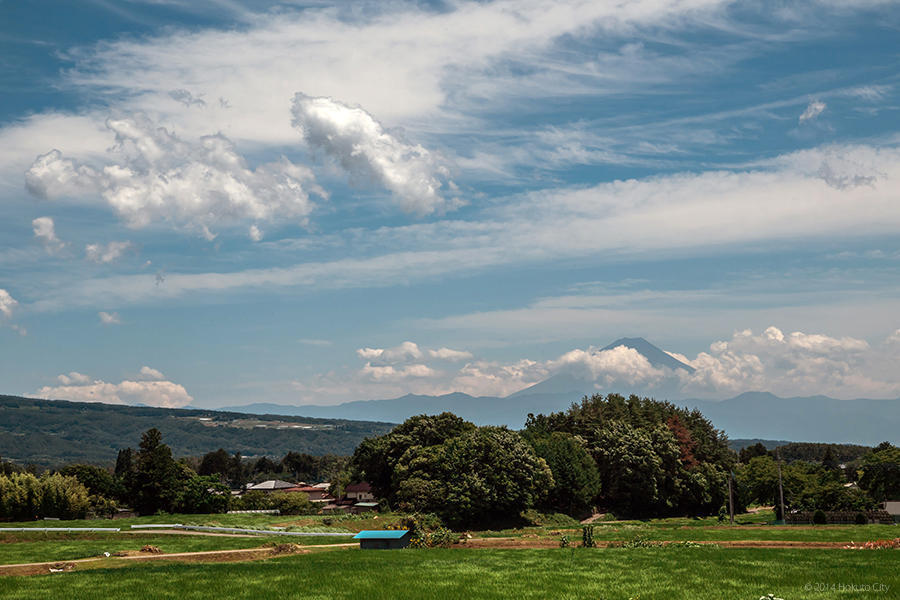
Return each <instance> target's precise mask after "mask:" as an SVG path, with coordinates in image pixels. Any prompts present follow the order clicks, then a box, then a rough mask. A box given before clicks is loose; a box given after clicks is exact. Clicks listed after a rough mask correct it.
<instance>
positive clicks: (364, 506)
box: [350, 502, 378, 515]
mask: <svg viewBox="0 0 900 600" xmlns="http://www.w3.org/2000/svg"><path fill="white" fill-rule="evenodd" d="M373 510H376V511H377V510H378V503H377V502H357V503H356V504H353V505H351V506H350V512H351V513H353V514H354V515H358V514H359V513H364V512H371V511H373Z"/></svg>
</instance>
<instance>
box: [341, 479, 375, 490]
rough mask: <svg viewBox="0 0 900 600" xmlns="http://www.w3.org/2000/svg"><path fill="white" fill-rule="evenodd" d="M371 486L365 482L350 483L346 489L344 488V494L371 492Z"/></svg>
mask: <svg viewBox="0 0 900 600" xmlns="http://www.w3.org/2000/svg"><path fill="white" fill-rule="evenodd" d="M371 491H372V486H371V485H369V482H367V481H361V482H360V483H351V484H350V485H348V486H347V487H346V488H344V493H347V492H371Z"/></svg>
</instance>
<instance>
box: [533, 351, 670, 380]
mask: <svg viewBox="0 0 900 600" xmlns="http://www.w3.org/2000/svg"><path fill="white" fill-rule="evenodd" d="M549 366H550V368H551V369H552V370H558V371H574V372H576V373H577V374H579V375H582V376H583V377H585V378H586V379H590V380H594V381H597V380H599V381H602V382H604V383H606V384H607V385H608V384H612V383H625V384H628V385H637V384H642V385H646V384H652V383H655V382H656V381H658V380H659V379H661V378H662V377H664V376H665V375H666V373H665V372H664V370H663V369H657V368H655V367H654V366H653V365H651V364H650V361H648V360H647V359H646V358H645V357H644V355H643V354H641V353H640V352H638V351H637V350H635V349H634V348H628V347H626V346H617V347H615V348H611V349H609V350H598V349H596V348H588V349H587V350H579V349H575V350H571V351H569V352H566V353H565V354H563V355H562V356H560V357H559V358H558V359H556V360H554V361H552V362H551V363H550V365H549Z"/></svg>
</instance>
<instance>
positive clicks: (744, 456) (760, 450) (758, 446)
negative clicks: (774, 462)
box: [738, 442, 769, 464]
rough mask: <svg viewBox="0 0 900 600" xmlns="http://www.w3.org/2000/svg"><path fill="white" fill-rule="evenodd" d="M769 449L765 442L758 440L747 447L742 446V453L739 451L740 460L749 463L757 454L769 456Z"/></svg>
mask: <svg viewBox="0 0 900 600" xmlns="http://www.w3.org/2000/svg"><path fill="white" fill-rule="evenodd" d="M768 455H769V451H768V449H766V446H765V444H763V443H762V442H756V443H755V444H753V445H752V446H747V447H746V448H741V451H740V453H738V460H740V461H741V462H742V463H744V464H747V463H749V462H750V461H751V460H753V459H754V458H756V457H757V456H768Z"/></svg>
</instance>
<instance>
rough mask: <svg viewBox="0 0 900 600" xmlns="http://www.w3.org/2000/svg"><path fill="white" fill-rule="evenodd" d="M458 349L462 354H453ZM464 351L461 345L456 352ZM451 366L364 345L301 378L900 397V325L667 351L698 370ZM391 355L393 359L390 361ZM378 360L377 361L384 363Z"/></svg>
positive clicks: (338, 397)
mask: <svg viewBox="0 0 900 600" xmlns="http://www.w3.org/2000/svg"><path fill="white" fill-rule="evenodd" d="M455 352H456V351H455ZM458 352H462V351H458ZM463 353H464V354H467V355H469V359H468V360H466V361H465V362H464V364H461V365H459V366H454V367H452V368H450V367H448V366H447V363H446V362H444V363H443V365H442V366H441V368H436V366H435V365H434V364H431V362H430V361H440V360H443V359H442V358H441V357H440V356H439V354H441V353H439V352H437V351H431V350H424V351H423V349H422V348H421V347H419V346H418V345H417V344H414V343H413V342H405V344H404V345H402V346H398V347H397V348H392V349H390V350H385V349H377V348H376V349H373V348H363V349H360V350H359V351H357V355H358V356H359V358H361V359H363V360H365V361H366V362H365V364H364V365H363V367H362V368H361V369H359V370H358V371H355V372H352V373H349V374H340V373H328V374H324V375H318V376H315V377H312V378H310V379H308V380H306V381H302V382H295V383H294V388H295V390H297V391H300V392H302V393H303V401H305V402H312V403H333V402H338V401H348V400H360V399H372V398H391V397H397V396H400V395H403V394H407V393H415V394H428V395H441V394H447V393H451V392H464V393H467V394H470V395H473V396H507V395H509V394H511V393H514V392H517V391H519V390H522V389H524V388H527V387H529V386H532V385H534V384H536V383H539V382H541V381H543V380H545V379H547V378H549V377H551V376H554V375H558V374H567V375H571V376H574V377H576V378H578V379H580V380H581V381H582V382H583V383H584V388H585V389H584V390H583V391H590V390H596V391H598V392H609V391H617V392H624V393H630V392H634V393H638V394H649V395H656V396H657V397H659V398H669V399H675V398H698V397H699V398H713V399H725V398H728V397H732V396H735V395H737V394H740V393H742V392H747V391H760V390H762V391H771V392H773V393H775V394H778V395H780V396H810V395H815V394H825V395H829V396H833V397H837V398H855V397H873V398H880V397H896V396H897V395H900V372H898V371H897V369H896V364H897V361H900V330H898V331H896V332H894V333H892V334H891V335H890V336H887V338H886V339H885V341H884V342H883V343H881V344H878V345H877V346H872V345H870V344H869V343H868V342H866V341H865V340H862V339H859V338H854V337H849V336H843V337H837V336H830V335H826V334H822V333H806V332H802V331H794V332H790V333H785V332H783V331H781V330H780V329H778V328H777V327H774V326H771V327H768V328H766V329H765V330H764V331H763V332H762V333H760V334H754V332H753V331H751V330H749V329H745V330H741V331H737V332H735V333H734V335H733V336H732V337H731V339H729V340H723V341H716V342H713V343H712V344H710V348H709V351H707V352H700V353H698V354H697V356H696V357H695V358H693V359H691V358H689V357H688V356H685V355H683V354H679V353H677V352H668V354H670V355H671V356H674V357H675V358H677V359H678V360H680V361H682V362H684V363H685V364H688V365H690V366H692V367H693V368H694V369H695V370H694V371H693V372H688V371H687V370H684V369H671V368H669V367H665V366H660V367H656V366H653V365H652V364H651V363H650V362H649V361H648V360H647V359H646V358H645V357H644V356H643V355H641V354H640V353H639V352H637V351H636V350H634V349H632V348H628V347H626V346H618V347H615V348H611V349H609V350H600V349H598V348H594V347H588V348H575V349H572V350H570V351H568V352H564V353H562V354H561V355H559V356H558V357H557V358H553V359H549V360H543V361H537V360H531V359H528V358H521V359H517V360H512V361H497V360H485V359H481V358H476V357H474V356H472V354H471V353H468V352H463ZM386 358H389V359H390V361H388V360H386ZM376 361H377V362H376Z"/></svg>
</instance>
